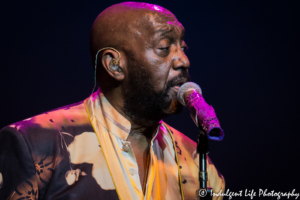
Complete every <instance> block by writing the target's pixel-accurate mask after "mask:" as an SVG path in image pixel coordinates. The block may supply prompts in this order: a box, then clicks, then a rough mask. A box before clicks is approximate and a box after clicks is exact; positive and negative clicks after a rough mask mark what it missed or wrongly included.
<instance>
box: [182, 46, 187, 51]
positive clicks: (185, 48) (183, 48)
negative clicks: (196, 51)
mask: <svg viewBox="0 0 300 200" xmlns="http://www.w3.org/2000/svg"><path fill="white" fill-rule="evenodd" d="M181 49H182V51H186V50H188V49H189V48H188V47H181Z"/></svg>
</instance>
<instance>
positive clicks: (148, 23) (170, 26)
mask: <svg viewBox="0 0 300 200" xmlns="http://www.w3.org/2000/svg"><path fill="white" fill-rule="evenodd" d="M141 22H142V23H140V24H139V25H138V27H137V28H138V29H141V31H144V32H147V33H149V34H156V33H164V32H171V31H173V30H174V29H178V30H180V31H184V27H183V25H182V24H181V23H180V22H179V21H178V20H177V18H176V17H175V15H173V14H172V13H171V12H167V13H165V12H148V13H146V14H145V15H144V20H142V21H141Z"/></svg>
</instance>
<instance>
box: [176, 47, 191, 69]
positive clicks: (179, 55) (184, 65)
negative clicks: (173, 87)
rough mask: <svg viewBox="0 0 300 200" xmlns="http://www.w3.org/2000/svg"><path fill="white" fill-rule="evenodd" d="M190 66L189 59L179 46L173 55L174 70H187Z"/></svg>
mask: <svg viewBox="0 0 300 200" xmlns="http://www.w3.org/2000/svg"><path fill="white" fill-rule="evenodd" d="M189 67H190V61H189V59H188V57H187V56H186V55H185V52H184V50H183V49H182V48H181V47H179V48H177V51H176V52H175V55H174V64H173V68H174V70H187V69H188V68H189Z"/></svg>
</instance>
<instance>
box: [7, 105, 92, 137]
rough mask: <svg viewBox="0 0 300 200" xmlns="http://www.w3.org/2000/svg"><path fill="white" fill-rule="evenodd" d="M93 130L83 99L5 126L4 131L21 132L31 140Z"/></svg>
mask: <svg viewBox="0 0 300 200" xmlns="http://www.w3.org/2000/svg"><path fill="white" fill-rule="evenodd" d="M85 131H93V129H92V126H91V124H90V121H89V118H88V115H87V112H86V110H85V106H84V103H83V101H81V102H78V103H74V104H71V105H67V106H63V107H60V108H57V109H54V110H51V111H48V112H43V113H41V114H39V115H36V116H33V117H30V118H27V119H24V120H22V121H19V122H15V123H13V124H11V125H8V126H6V127H4V128H3V129H2V130H1V132H2V133H4V132H5V133H8V132H10V133H12V134H18V133H19V134H21V135H23V137H25V138H26V139H29V140H36V139H38V138H40V140H47V139H51V138H52V137H53V138H57V134H61V133H67V134H71V135H77V134H81V133H82V132H85Z"/></svg>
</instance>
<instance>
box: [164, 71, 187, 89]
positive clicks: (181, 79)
mask: <svg viewBox="0 0 300 200" xmlns="http://www.w3.org/2000/svg"><path fill="white" fill-rule="evenodd" d="M190 80H191V77H190V75H189V74H188V72H187V71H182V72H181V73H180V74H179V75H178V76H175V77H174V78H172V79H171V80H169V81H168V83H167V90H169V89H170V88H171V87H174V86H181V85H182V84H184V83H186V82H189V81H190Z"/></svg>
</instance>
